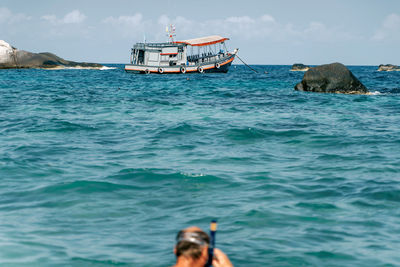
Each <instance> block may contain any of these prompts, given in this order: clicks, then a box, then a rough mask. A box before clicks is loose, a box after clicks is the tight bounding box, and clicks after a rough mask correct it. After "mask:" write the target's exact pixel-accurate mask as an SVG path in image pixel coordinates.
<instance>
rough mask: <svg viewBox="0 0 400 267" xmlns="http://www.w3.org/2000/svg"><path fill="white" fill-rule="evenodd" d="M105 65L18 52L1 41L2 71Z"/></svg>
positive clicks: (0, 64)
mask: <svg viewBox="0 0 400 267" xmlns="http://www.w3.org/2000/svg"><path fill="white" fill-rule="evenodd" d="M102 67H104V66H103V65H100V64H96V63H85V62H75V61H69V60H65V59H63V58H60V57H58V56H56V55H54V54H52V53H31V52H28V51H24V50H18V49H17V48H15V47H13V46H11V45H10V44H9V43H7V42H5V41H3V40H0V69H23V68H34V69H62V68H80V69H101V68H102Z"/></svg>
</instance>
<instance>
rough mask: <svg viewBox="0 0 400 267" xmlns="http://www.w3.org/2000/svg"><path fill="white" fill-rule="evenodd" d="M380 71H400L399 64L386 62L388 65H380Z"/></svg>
mask: <svg viewBox="0 0 400 267" xmlns="http://www.w3.org/2000/svg"><path fill="white" fill-rule="evenodd" d="M378 71H400V68H399V66H397V65H392V64H386V65H383V64H381V65H379V67H378Z"/></svg>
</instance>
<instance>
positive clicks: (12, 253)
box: [0, 65, 400, 266]
mask: <svg viewBox="0 0 400 267" xmlns="http://www.w3.org/2000/svg"><path fill="white" fill-rule="evenodd" d="M116 67H117V68H116V69H112V70H104V71H98V70H57V71H46V70H1V71H0V144H1V145H0V265H1V266H114V265H115V266H170V265H172V264H173V263H174V255H173V253H172V249H173V246H174V238H175V235H176V233H177V231H178V230H179V229H181V228H185V227H187V226H190V225H197V226H200V227H201V228H203V229H207V228H208V224H209V222H210V220H211V219H214V218H217V219H218V221H219V232H218V233H217V247H219V248H221V249H222V250H223V251H224V252H226V253H227V254H228V255H229V257H230V258H231V260H232V261H233V263H234V264H235V266H395V265H399V264H400V256H399V255H400V254H399V251H400V241H399V236H400V209H399V205H400V135H399V132H400V79H399V78H400V72H391V73H379V72H376V71H375V70H376V67H350V69H351V70H352V71H353V73H354V74H355V75H356V76H357V77H358V78H359V79H360V80H361V81H362V82H363V83H364V84H365V85H366V86H367V87H368V88H369V89H370V90H371V91H373V92H375V94H374V95H367V96H365V95H335V94H315V93H304V92H297V91H294V90H293V87H294V85H295V84H296V83H297V82H299V81H300V80H301V79H302V76H303V73H298V72H289V71H288V70H289V69H290V67H289V66H253V67H254V68H256V69H258V70H259V71H260V72H264V71H268V75H265V74H264V73H260V74H255V73H252V72H251V71H249V70H248V69H246V68H245V67H244V66H237V67H235V66H233V67H232V68H231V70H230V72H229V73H228V74H203V75H201V74H192V75H167V76H165V75H132V74H126V73H125V72H124V71H123V66H122V65H117V66H116ZM187 78H189V79H187Z"/></svg>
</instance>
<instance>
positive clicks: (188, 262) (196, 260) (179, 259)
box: [173, 226, 233, 267]
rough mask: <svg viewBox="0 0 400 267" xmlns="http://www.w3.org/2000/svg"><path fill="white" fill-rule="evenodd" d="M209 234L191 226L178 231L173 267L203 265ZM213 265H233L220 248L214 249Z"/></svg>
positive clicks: (217, 266) (199, 266) (205, 260)
mask: <svg viewBox="0 0 400 267" xmlns="http://www.w3.org/2000/svg"><path fill="white" fill-rule="evenodd" d="M209 244H210V238H209V236H208V235H207V234H206V233H205V232H204V231H203V230H201V229H200V228H198V227H196V226H192V227H189V228H186V229H183V230H181V231H179V233H178V235H177V236H176V246H175V248H174V253H175V255H176V264H175V265H174V266H173V267H204V265H205V264H206V263H207V260H208V245H209ZM212 266H213V267H233V264H232V263H231V261H230V260H229V258H228V256H226V255H225V253H223V252H222V251H221V250H220V249H217V248H215V249H214V258H213V261H212Z"/></svg>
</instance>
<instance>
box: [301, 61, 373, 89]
mask: <svg viewBox="0 0 400 267" xmlns="http://www.w3.org/2000/svg"><path fill="white" fill-rule="evenodd" d="M294 89H295V90H298V91H308V92H320V93H344V94H366V93H368V89H367V88H366V87H365V86H364V85H363V84H362V83H361V82H360V81H359V80H358V79H357V78H356V77H355V76H354V75H353V73H352V72H351V71H350V70H349V69H348V68H346V66H344V65H343V64H341V63H332V64H326V65H321V66H318V67H314V68H310V69H309V70H308V71H307V72H306V73H305V74H304V77H303V80H302V81H301V82H300V83H298V84H297V85H296V86H295V88H294Z"/></svg>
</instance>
